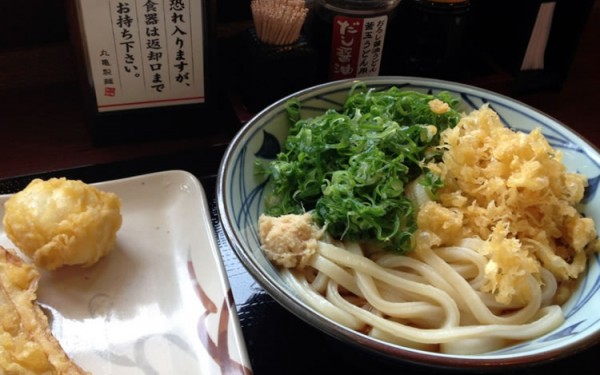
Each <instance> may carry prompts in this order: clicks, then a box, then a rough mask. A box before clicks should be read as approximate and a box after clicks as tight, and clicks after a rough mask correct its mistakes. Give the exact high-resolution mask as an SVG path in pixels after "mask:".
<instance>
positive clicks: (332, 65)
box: [307, 0, 400, 81]
mask: <svg viewBox="0 0 600 375" xmlns="http://www.w3.org/2000/svg"><path fill="white" fill-rule="evenodd" d="M399 2H400V0H345V1H344V0H315V1H314V2H313V4H312V10H311V16H310V20H309V22H308V25H307V30H308V31H307V35H308V36H309V38H310V40H311V42H312V44H313V46H314V47H315V49H316V50H317V52H318V56H319V63H318V65H319V67H318V70H319V79H320V81H331V80H337V79H344V78H355V77H364V76H377V75H380V73H381V72H380V69H381V66H382V61H383V60H384V59H385V57H386V53H387V45H386V44H387V38H388V34H389V33H388V30H389V28H390V27H389V26H390V23H391V21H392V19H393V17H394V11H395V9H396V6H397V5H398V3H399Z"/></svg>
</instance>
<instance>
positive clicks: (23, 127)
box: [0, 6, 600, 374]
mask: <svg viewBox="0 0 600 375" xmlns="http://www.w3.org/2000/svg"><path fill="white" fill-rule="evenodd" d="M598 9H599V7H598V6H595V7H594V10H593V12H592V15H591V18H590V19H589V22H588V24H587V26H586V28H585V31H584V34H583V35H582V38H581V40H580V45H579V48H578V50H577V54H576V55H575V57H574V60H573V65H572V68H571V70H570V73H569V75H568V77H567V79H566V81H565V82H564V84H563V86H562V87H561V88H560V89H558V90H547V91H541V92H533V93H527V94H521V95H513V94H511V93H510V90H508V88H507V86H506V85H505V84H503V83H502V82H499V81H497V80H491V81H486V80H480V81H477V82H467V83H472V84H475V85H477V86H479V87H482V88H486V89H490V90H493V91H497V92H499V93H502V94H505V95H509V96H512V97H513V98H515V99H517V100H520V101H522V102H523V103H525V104H528V105H530V106H532V107H534V108H536V109H539V110H540V111H542V112H545V113H546V114H548V115H549V116H551V117H554V118H555V119H557V120H558V121H560V122H562V123H564V124H565V125H567V126H568V127H570V128H572V129H573V130H574V131H575V132H577V133H579V134H581V135H582V136H583V137H584V138H586V139H587V140H589V142H590V143H591V144H593V145H595V146H596V147H600V123H599V121H598V118H599V116H598V113H599V108H600V90H599V88H600V72H599V71H598V67H600V48H599V47H600V11H599V10H598ZM59 48H61V47H59ZM0 75H1V74H0ZM65 75H67V73H65ZM229 99H231V102H230V103H229V104H230V105H231V106H230V107H228V108H227V109H226V110H227V111H228V113H230V112H231V111H233V112H234V113H235V114H236V115H237V116H234V117H233V118H232V117H224V118H225V119H224V120H222V121H221V122H220V124H219V126H220V127H221V129H220V131H218V132H216V133H215V132H207V134H206V135H199V136H196V137H188V138H176V137H175V138H174V139H155V140H149V141H139V142H129V143H122V144H114V145H104V146H98V145H95V144H94V142H93V140H92V139H91V137H90V134H89V132H88V129H87V127H86V119H85V114H84V111H83V106H82V102H81V98H80V96H79V91H78V86H77V83H76V82H74V81H71V80H68V79H67V80H66V81H58V82H54V81H52V80H50V79H48V80H46V81H44V84H43V85H42V86H36V85H24V87H22V88H12V89H11V90H1V86H0V110H1V112H0V113H2V117H1V119H0V129H2V131H3V136H2V137H0V154H1V155H2V157H1V158H0V193H10V192H14V191H17V190H19V189H21V188H23V187H24V186H25V184H26V183H27V182H28V181H29V180H30V179H31V178H33V177H34V176H41V177H48V176H65V177H68V178H79V179H83V180H86V181H89V182H95V181H102V180H107V179H114V178H121V177H126V176H131V175H138V174H143V173H149V172H154V171H161V170H169V169H184V170H188V171H190V172H192V173H193V174H194V175H196V176H197V177H198V178H199V179H200V181H201V182H202V184H203V186H204V187H205V190H206V192H207V196H208V198H209V200H210V201H211V202H212V204H213V207H212V212H211V215H212V219H213V223H214V225H215V229H216V232H217V235H218V237H219V238H218V239H219V241H218V242H219V246H220V248H221V251H222V254H223V259H224V263H225V266H226V269H227V273H228V277H229V281H230V284H231V287H232V291H233V294H234V299H235V301H236V306H237V309H238V314H239V317H240V322H241V324H242V330H243V333H244V337H245V340H246V345H247V348H248V352H249V356H250V359H251V362H252V367H253V370H254V373H256V374H280V373H286V374H295V373H298V374H300V373H303V374H305V373H307V372H308V371H311V372H313V373H325V372H326V369H325V366H326V365H327V366H329V365H331V366H333V367H334V368H335V369H336V372H348V373H361V372H367V371H368V372H370V373H377V372H379V373H391V372H398V371H399V370H400V371H405V372H407V373H422V374H427V373H434V372H436V373H438V372H439V370H435V371H433V370H431V369H426V368H422V367H418V366H413V365H410V364H406V366H405V367H403V366H400V368H399V365H398V364H394V365H392V364H390V363H387V362H386V361H384V360H381V359H379V358H377V357H374V356H373V355H372V354H370V353H364V352H357V351H356V349H353V348H350V347H347V346H344V345H340V343H339V342H338V341H337V340H336V339H333V338H330V337H329V336H327V335H325V334H323V333H321V332H318V331H317V330H315V329H313V328H312V327H310V326H308V325H307V324H305V323H304V322H302V321H301V320H299V319H298V318H296V317H295V316H293V315H292V314H291V313H289V312H288V311H287V310H285V309H284V308H282V307H281V306H279V305H278V304H277V303H275V302H274V301H273V300H272V299H271V297H270V296H268V295H266V294H265V293H264V291H263V290H262V289H261V288H260V287H259V286H258V285H256V283H255V282H254V281H253V280H252V278H251V277H250V276H249V274H248V273H247V272H246V271H245V270H244V269H243V267H242V266H241V264H240V263H239V261H238V260H237V259H236V258H235V256H234V255H233V254H232V251H231V249H230V248H229V245H228V244H227V241H225V240H224V238H223V235H222V232H221V230H220V223H219V218H218V215H216V212H215V208H214V189H215V175H216V171H217V168H218V165H219V162H220V159H221V156H222V154H223V152H224V150H225V148H226V146H227V143H228V141H229V140H230V139H231V136H232V135H233V134H234V133H235V131H236V130H237V129H239V127H241V126H242V125H243V123H244V122H245V121H246V120H247V119H248V118H249V117H250V116H251V114H249V113H247V112H244V110H243V108H242V109H240V108H241V107H240V104H239V103H238V102H236V100H235V98H229ZM198 125H199V126H206V127H209V126H213V125H212V124H210V123H209V122H208V120H206V119H199V120H198ZM209 133H210V134H209ZM597 355H600V346H596V347H593V348H591V349H589V350H587V351H585V352H582V353H578V354H576V355H575V356H573V357H570V358H567V359H562V360H559V361H556V362H552V363H549V364H544V365H540V366H536V367H534V368H523V369H519V370H518V371H515V372H516V373H523V374H537V373H543V372H545V371H550V370H555V371H568V370H569V369H570V368H572V367H573V366H577V368H578V369H584V370H583V371H585V369H591V368H595V364H596V358H594V357H595V356H597ZM592 366H594V367H592ZM446 371H448V370H446Z"/></svg>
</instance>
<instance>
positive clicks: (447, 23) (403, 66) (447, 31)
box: [386, 0, 470, 79]
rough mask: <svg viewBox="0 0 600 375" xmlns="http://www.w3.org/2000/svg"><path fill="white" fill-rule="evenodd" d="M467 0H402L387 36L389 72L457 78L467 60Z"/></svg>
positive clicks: (468, 2) (468, 4)
mask: <svg viewBox="0 0 600 375" xmlns="http://www.w3.org/2000/svg"><path fill="white" fill-rule="evenodd" d="M469 9H470V1H469V0H402V2H401V3H400V5H399V6H398V9H397V22H396V24H395V26H396V27H395V28H394V30H393V35H391V36H390V38H389V39H390V40H389V44H390V49H391V50H393V55H394V56H393V57H392V58H390V61H392V63H391V64H390V65H389V66H386V69H387V70H388V71H389V72H391V74H396V75H411V76H420V77H432V78H443V79H458V78H460V77H461V76H462V74H463V73H464V70H465V62H467V58H466V54H467V49H466V39H467V35H466V32H467V21H468V15H469Z"/></svg>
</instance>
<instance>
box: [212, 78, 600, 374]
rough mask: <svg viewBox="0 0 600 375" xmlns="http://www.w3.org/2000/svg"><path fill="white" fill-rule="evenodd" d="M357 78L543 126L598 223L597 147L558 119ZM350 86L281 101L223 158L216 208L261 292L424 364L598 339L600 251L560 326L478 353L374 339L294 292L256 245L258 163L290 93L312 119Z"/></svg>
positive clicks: (314, 320) (571, 348)
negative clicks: (585, 183) (579, 177)
mask: <svg viewBox="0 0 600 375" xmlns="http://www.w3.org/2000/svg"><path fill="white" fill-rule="evenodd" d="M362 81H363V82H364V83H365V84H367V86H368V87H370V88H374V89H376V90H383V89H387V88H389V87H390V86H397V87H400V88H403V89H407V90H417V91H422V92H431V93H436V92H439V91H442V90H445V91H449V92H450V93H452V94H454V95H455V96H456V97H458V98H459V99H460V100H461V106H462V110H464V111H466V112H468V111H470V110H472V109H475V108H479V107H480V106H481V105H483V104H485V103H488V104H489V106H490V107H491V108H492V109H494V110H495V111H496V112H497V113H498V114H499V116H500V117H501V119H502V121H503V122H504V123H505V124H506V125H507V126H509V127H511V128H513V129H516V130H521V131H525V132H528V131H531V130H533V129H534V128H538V127H539V128H541V129H542V132H543V134H544V135H545V136H546V138H547V139H548V140H549V142H550V144H551V145H552V146H553V147H554V148H556V149H560V150H562V151H563V152H564V159H563V160H564V163H565V164H566V166H567V168H568V169H569V170H570V171H576V172H579V173H582V174H585V175H586V176H588V178H589V187H588V189H587V193H586V196H585V198H584V200H585V202H584V203H585V209H584V213H585V215H587V216H589V217H592V218H594V219H595V221H596V223H600V196H599V195H598V193H597V186H598V179H599V177H600V155H599V153H598V151H597V149H596V148H594V147H593V146H592V145H590V144H589V143H588V142H587V141H585V140H584V139H582V138H581V136H579V135H578V134H576V133H575V132H574V131H572V130H571V129H569V128H568V127H567V126H565V125H563V124H561V123H560V122H558V121H557V120H555V119H553V118H551V117H549V116H547V115H545V114H544V113H541V112H540V111H538V110H535V109H534V108H531V107H529V106H527V105H525V104H523V103H521V102H518V101H515V100H513V99H511V98H508V97H506V96H502V95H498V94H496V93H493V92H490V91H486V90H482V89H478V88H476V87H472V86H468V85H463V84H457V83H453V82H447V81H440V80H432V79H422V78H412V77H373V78H368V79H362ZM354 83H355V81H353V80H344V81H336V82H331V83H326V84H322V85H318V86H315V87H311V88H308V89H305V90H302V91H300V92H297V93H295V94H293V95H290V96H289V97H286V98H282V99H281V100H279V101H277V102H276V103H274V104H272V105H271V106H269V107H267V108H265V109H264V110H263V111H261V112H260V113H258V114H257V115H256V116H255V117H253V118H252V119H251V120H250V121H249V122H248V123H247V124H245V126H244V127H243V128H242V129H241V130H240V131H239V132H238V133H237V135H236V136H235V137H234V138H233V140H232V142H231V143H230V145H229V146H228V149H227V150H226V153H225V155H224V157H223V160H222V162H221V165H220V169H219V172H218V182H217V195H218V213H219V215H220V218H221V220H222V225H223V230H224V232H225V235H226V237H227V239H228V241H229V242H230V244H231V246H232V248H233V250H234V252H235V254H236V255H237V256H238V257H239V259H240V261H241V263H243V265H244V266H245V267H246V268H247V270H248V271H249V273H250V274H251V275H252V276H253V277H254V278H255V279H256V280H257V281H258V283H259V284H260V285H261V286H262V287H263V288H264V289H265V290H266V292H267V293H269V294H270V295H271V296H272V297H273V298H274V299H275V300H276V301H277V302H279V303H280V304H281V305H283V306H284V307H285V308H287V309H288V310H289V311H291V312H292V313H294V314H295V315H297V316H298V317H299V318H301V319H303V320H304V321H306V322H308V323H309V324H311V325H312V326H314V327H317V328H318V329H320V330H322V331H324V332H326V333H327V334H330V335H331V336H333V337H336V338H338V339H339V340H341V341H343V342H346V343H350V344H351V345H358V346H360V347H363V348H366V349H367V350H370V351H372V352H374V353H378V354H381V355H383V356H384V357H387V358H393V359H398V360H402V361H408V362H411V363H418V364H424V365H427V366H441V367H445V368H474V369H479V368H491V367H496V366H504V368H506V367H510V366H518V365H527V364H532V363H544V362H547V361H550V360H556V359H558V358H562V357H565V356H568V355H572V354H573V353H576V352H579V351H581V350H584V349H587V348H589V347H591V346H593V345H597V344H598V343H599V342H600V319H599V316H600V315H598V311H600V256H599V254H598V253H596V254H594V255H593V256H592V257H591V258H590V259H589V264H588V269H587V274H586V276H585V279H584V280H583V282H581V283H580V285H579V286H578V288H577V290H576V292H575V293H574V295H573V296H572V298H571V299H570V300H569V301H568V302H567V303H566V304H565V305H564V306H562V309H563V311H564V315H565V318H566V320H565V322H564V324H562V325H561V326H560V327H559V328H558V329H555V330H554V331H552V332H550V333H548V334H546V335H544V336H542V337H539V338H537V339H534V340H531V341H527V342H523V343H520V344H518V345H515V346H511V347H508V348H505V349H502V350H497V351H494V352H489V353H483V354H475V355H448V354H440V353H431V352H426V351H420V350H416V349H411V348H406V347H402V346H399V345H394V344H389V343H386V342H382V341H378V340H376V339H373V338H370V337H368V336H366V335H363V334H361V333H358V332H355V331H353V330H351V329H348V328H346V327H344V326H342V325H340V324H338V323H335V322H333V321H331V320H330V319H328V318H327V317H325V316H323V315H321V314H319V313H317V312H316V311H315V310H313V309H312V308H311V307H310V306H308V305H307V304H306V303H305V302H303V301H302V300H301V299H300V298H299V297H298V296H297V295H296V294H295V293H294V292H293V291H292V289H291V287H290V286H289V285H287V284H286V283H285V282H284V280H283V279H282V277H281V275H280V273H279V272H278V270H277V268H275V267H274V266H273V265H272V264H271V263H270V261H269V260H268V259H267V258H266V257H265V255H264V254H263V252H262V251H261V248H260V244H259V237H258V218H259V215H260V214H261V212H262V211H263V199H264V196H265V184H266V181H265V180H264V178H259V177H257V176H256V175H255V173H254V164H255V160H256V159H257V158H262V159H273V158H274V157H275V155H276V153H277V152H278V151H279V150H280V148H281V145H282V142H283V140H284V139H285V137H286V135H287V132H288V127H289V125H288V120H287V117H286V111H285V105H286V101H287V100H288V99H289V98H291V97H295V98H297V99H298V100H299V101H300V102H301V103H302V106H301V108H302V117H303V118H306V117H310V116H316V115H319V114H321V113H322V112H323V111H325V110H326V109H328V108H340V107H341V106H342V104H343V102H344V99H345V98H346V95H347V93H348V91H349V89H350V88H351V86H352V85H353V84H354Z"/></svg>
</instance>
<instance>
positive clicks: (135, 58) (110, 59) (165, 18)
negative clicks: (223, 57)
mask: <svg viewBox="0 0 600 375" xmlns="http://www.w3.org/2000/svg"><path fill="white" fill-rule="evenodd" d="M203 1H204V0H100V1H85V0H78V3H77V7H78V12H79V16H80V17H79V20H80V29H81V30H82V38H83V39H84V46H85V48H86V59H87V63H88V70H89V71H88V74H89V75H90V76H91V79H92V80H93V84H94V90H95V95H96V102H97V107H98V111H99V112H107V111H115V110H125V109H138V108H149V107H161V106H172V105H178V104H192V103H204V102H205V82H204V81H205V77H204V51H203V48H204V43H203V38H204V36H203V29H204V27H203V25H202V22H203V19H204V18H203V11H204V8H203Z"/></svg>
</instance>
